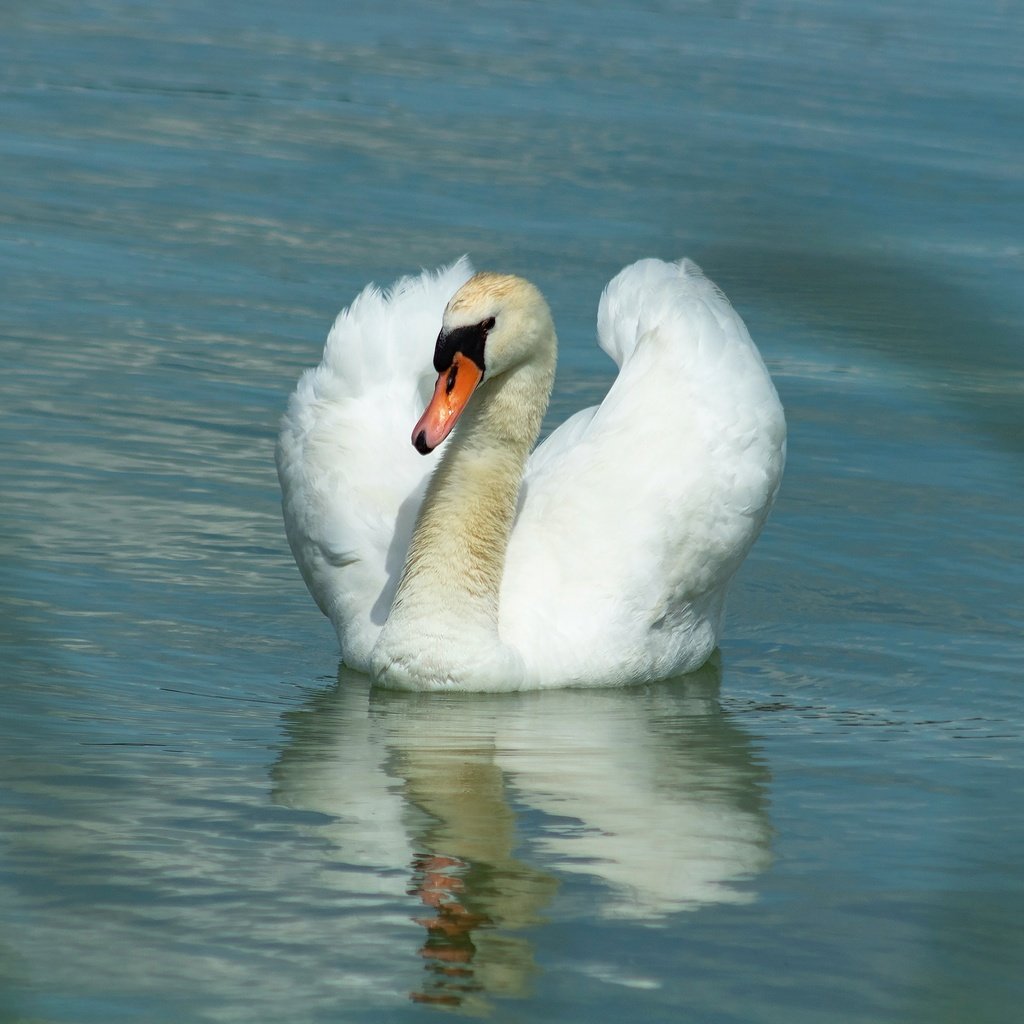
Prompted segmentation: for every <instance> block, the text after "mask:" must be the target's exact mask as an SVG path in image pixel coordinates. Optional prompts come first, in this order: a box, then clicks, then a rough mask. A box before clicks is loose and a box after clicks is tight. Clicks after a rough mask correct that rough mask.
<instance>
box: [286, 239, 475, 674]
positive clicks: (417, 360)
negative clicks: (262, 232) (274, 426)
mask: <svg viewBox="0 0 1024 1024" xmlns="http://www.w3.org/2000/svg"><path fill="white" fill-rule="evenodd" d="M472 272H473V271H472V268H471V266H470V264H469V261H468V260H467V259H466V258H463V259H461V260H459V261H458V262H457V263H455V264H453V265H452V266H450V267H446V268H442V269H441V270H439V271H437V272H436V273H430V272H426V271H425V272H424V273H423V274H421V275H419V276H418V277H407V278H403V279H402V280H400V281H398V282H397V283H396V284H395V285H393V286H392V288H391V289H390V290H388V291H387V292H382V291H381V290H379V289H378V288H375V287H373V286H370V287H368V288H366V289H365V290H364V291H363V292H362V293H361V294H360V295H359V296H358V298H356V300H355V301H354V302H353V303H352V305H351V306H349V307H348V308H347V309H345V310H343V311H342V312H341V313H340V314H339V316H338V318H337V320H336V321H335V323H334V326H333V327H332V329H331V332H330V334H329V335H328V338H327V344H326V346H325V347H324V354H323V359H322V361H321V363H320V365H319V366H317V367H315V368H314V369H311V370H307V371H306V373H304V374H303V376H302V378H301V379H300V380H299V384H298V387H297V388H296V391H295V393H294V394H293V395H292V397H291V400H290V402H289V404H288V409H287V412H286V413H285V415H284V418H283V420H282V423H281V432H280V435H279V438H278V444H277V469H278V477H279V479H280V482H281V492H282V509H283V512H284V521H285V529H286V532H287V535H288V542H289V544H290V545H291V549H292V553H293V554H294V556H295V561H296V562H297V563H298V566H299V569H300V571H301V572H302V576H303V579H304V580H305V581H306V585H307V586H308V587H309V590H310V593H311V594H312V595H313V597H314V599H315V600H316V602H317V604H318V605H319V607H320V609H321V610H322V611H323V612H324V614H325V615H327V616H328V617H329V618H330V619H331V621H332V622H333V623H334V626H335V628H336V629H337V631H338V637H339V640H340V641H341V646H342V656H343V658H344V660H345V662H346V663H347V664H349V665H351V666H352V667H354V668H359V669H363V670H366V669H367V668H368V665H369V657H370V652H371V650H372V649H373V644H374V643H375V642H376V638H377V635H378V633H379V632H380V628H381V626H382V625H383V623H384V620H385V619H386V617H387V613H388V611H389V609H390V607H391V601H392V598H393V596H394V590H395V587H396V586H397V582H398V578H399V575H400V574H401V571H402V566H403V564H404V561H405V555H406V551H407V549H408V546H409V541H410V538H411V536H412V528H413V524H414V522H415V518H416V513H417V511H418V509H419V505H420V502H421V501H422V497H423V491H424V488H425V486H426V480H427V477H428V475H429V473H430V470H431V468H432V466H433V463H432V462H431V461H429V460H426V459H423V458H422V457H421V456H420V455H419V454H418V453H417V452H416V451H415V450H414V448H413V446H412V444H411V443H410V431H411V429H412V425H413V424H414V423H415V422H416V420H417V418H418V417H419V415H420V413H421V412H422V410H423V406H424V405H425V403H426V401H427V399H428V398H429V396H430V393H431V390H432V385H433V380H434V377H435V374H434V373H433V371H432V368H431V362H430V353H431V351H432V345H433V341H434V338H435V337H436V335H437V331H438V328H439V326H440V323H441V317H442V314H443V312H444V307H445V305H446V304H447V302H448V300H449V299H450V298H451V297H452V295H453V294H454V293H455V292H456V291H457V290H458V288H459V287H460V286H461V285H462V284H463V283H464V282H465V281H466V280H468V278H469V277H470V276H471V274H472Z"/></svg>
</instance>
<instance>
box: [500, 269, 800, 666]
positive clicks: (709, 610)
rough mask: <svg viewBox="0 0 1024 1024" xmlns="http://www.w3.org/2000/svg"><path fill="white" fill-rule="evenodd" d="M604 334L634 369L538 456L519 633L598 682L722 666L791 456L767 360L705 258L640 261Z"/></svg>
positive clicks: (515, 594)
mask: <svg viewBox="0 0 1024 1024" xmlns="http://www.w3.org/2000/svg"><path fill="white" fill-rule="evenodd" d="M598 331H599V341H600V344H601V347H602V348H603V349H605V351H607V352H608V353H609V354H610V355H611V356H612V357H613V358H614V359H615V360H616V361H617V362H619V363H620V371H619V375H618V377H617V378H616V380H615V381H614V383H613V385H612V387H611V389H610V390H609V392H608V395H607V397H606V398H605V400H604V402H602V404H601V405H600V406H599V407H597V408H596V409H592V410H585V411H584V412H583V413H580V414H577V416H576V417H573V419H572V420H570V421H569V422H568V423H566V424H565V425H563V427H562V428H560V429H559V430H557V431H555V433H553V434H552V435H551V436H550V437H549V438H548V440H547V441H546V442H545V444H543V445H542V446H541V447H540V448H539V449H538V450H537V452H536V453H535V454H534V456H533V458H532V459H531V461H530V464H529V466H528V468H527V472H526V476H525V478H524V493H523V497H522V500H521V505H520V511H519V515H518V518H517V521H516V524H515V527H514V529H513V534H512V538H511V542H510V546H509V551H508V557H507V560H506V568H505V577H504V581H503V585H502V594H501V632H502V638H503V640H505V642H507V643H509V644H511V645H513V646H514V647H516V648H517V649H518V650H520V651H521V652H523V654H524V656H525V657H526V659H527V670H528V671H529V670H530V665H531V664H536V665H537V666H538V667H539V666H544V671H545V672H546V673H548V674H551V673H552V668H553V667H557V669H556V671H557V674H559V675H561V676H562V677H563V678H566V679H569V680H571V681H574V682H577V683H579V684H581V685H584V684H590V685H593V684H595V683H600V682H601V681H602V679H603V677H604V675H605V674H607V673H608V672H609V671H610V670H614V680H612V679H611V678H610V679H609V681H616V682H622V681H626V680H628V679H629V678H636V679H638V680H639V679H652V678H663V677H665V676H667V675H671V674H674V673H677V672H683V671H688V670H689V669H692V668H695V667H697V666H698V665H700V664H701V663H702V662H703V661H704V660H705V659H706V658H707V656H708V655H709V654H710V653H711V651H712V650H713V648H714V645H715V643H716V641H717V636H718V629H719V624H720V619H721V614H722V610H723V605H724V598H725V591H726V587H727V585H728V582H729V579H730V578H731V576H732V574H733V573H734V572H735V570H736V568H738V566H739V564H740V562H741V561H742V560H743V557H744V556H745V554H746V552H747V551H748V550H749V547H750V545H751V544H752V543H753V542H754V539H755V538H756V537H757V534H758V533H759V532H760V529H761V526H762V524H763V523H764V520H765V518H766V516H767V514H768V511H769V509H770V507H771V504H772V501H773V500H774V497H775V494H776V492H777V490H778V485H779V481H780V478H781V474H782V467H783V461H784V453H785V420H784V417H783V413H782V407H781V405H780V403H779V400H778V397H777V395H776V393H775V389H774V387H773V385H772V383H771V379H770V378H769V376H768V373H767V371H766V370H765V367H764V364H763V363H762V361H761V358H760V356H759V355H758V353H757V350H756V348H755V347H754V345H753V343H752V342H751V340H750V337H749V335H748V334H747V331H746V328H745V326H744V325H743V322H742V320H741V319H740V318H739V316H738V315H737V314H736V312H735V311H734V310H733V309H732V307H731V306H730V305H729V303H728V301H727V300H726V299H725V297H724V296H723V295H722V293H721V292H720V291H719V290H718V289H717V288H715V286H714V285H713V284H711V282H709V281H708V280H707V279H706V278H705V277H704V276H703V274H702V273H701V272H700V269H699V268H698V267H697V266H696V265H695V264H693V263H691V262H690V261H688V260H684V261H682V262H681V263H678V264H671V263H663V262H661V261H659V260H642V261H640V262H639V263H636V264H634V265H633V266H631V267H627V268H626V269H625V270H624V271H622V272H621V273H620V274H619V275H618V276H617V277H616V278H615V279H614V280H613V281H612V282H611V284H610V285H609V286H608V288H607V289H606V291H605V294H604V295H603V296H602V299H601V305H600V310H599V314H598ZM538 670H539V668H538Z"/></svg>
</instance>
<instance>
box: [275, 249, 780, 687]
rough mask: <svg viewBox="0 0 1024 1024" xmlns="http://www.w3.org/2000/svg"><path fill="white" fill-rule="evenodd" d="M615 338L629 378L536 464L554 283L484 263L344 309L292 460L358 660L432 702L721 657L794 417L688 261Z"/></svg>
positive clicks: (303, 529) (608, 319) (294, 541)
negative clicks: (541, 286) (727, 608)
mask: <svg viewBox="0 0 1024 1024" xmlns="http://www.w3.org/2000/svg"><path fill="white" fill-rule="evenodd" d="M439 327H440V333H438V328H439ZM597 328H598V342H599V344H600V346H601V348H602V349H604V351H605V352H607V353H608V354H609V355H610V356H611V357H612V358H613V359H614V360H615V362H616V363H617V364H618V365H619V372H618V376H617V377H616V379H615V381H614V382H613V384H612V386H611V388H610V389H609V391H608V394H607V395H606V397H605V399H604V401H603V402H602V403H601V404H600V405H599V406H596V407H594V408H590V409H585V410H582V411H580V412H578V413H576V414H575V415H574V416H572V417H570V418H569V419H568V420H567V421H566V422H565V423H563V424H562V425H561V426H560V427H559V428H558V429H557V430H555V431H554V432H553V433H552V434H551V435H550V436H549V437H548V438H547V439H546V440H545V441H544V443H542V444H541V445H539V446H538V447H537V448H536V449H534V445H535V444H536V441H537V438H538V436H539V434H540V429H541V420H542V418H543V415H544V412H545V410H546V408H547V405H548V401H549V398H550V394H551V388H552V384H553V381H554V375H555V360H556V348H557V342H556V335H555V327H554V323H553V321H552V316H551V312H550V310H549V308H548V305H547V303H546V301H545V299H544V297H543V296H542V294H541V293H540V291H539V290H538V289H537V288H536V287H535V286H534V285H533V284H531V283H529V282H528V281H526V280H524V279H523V278H520V277H516V276H513V275H509V274H497V273H490V272H484V273H474V271H473V268H472V267H471V266H470V263H469V261H468V259H467V258H465V257H463V258H462V259H461V260H459V261H457V262H456V263H454V264H452V265H450V266H447V267H442V268H441V269H439V270H438V271H436V272H429V271H424V272H423V273H422V274H420V275H419V276H409V277H405V278H402V279H401V280H399V281H398V282H396V283H395V284H394V285H393V286H392V288H391V289H390V290H388V291H387V292H382V291H380V290H379V289H377V288H376V287H374V286H372V285H371V286H368V287H367V288H366V289H364V290H363V292H362V293H360V295H359V296H358V297H357V298H356V299H355V300H354V301H353V303H352V304H351V306H350V307H348V308H347V309H345V310H343V311H342V312H341V313H340V314H339V316H338V318H337V320H336V321H335V323H334V326H333V328H332V330H331V332H330V334H329V336H328V339H327V343H326V346H325V348H324V354H323V359H322V361H321V363H320V365H319V366H317V367H316V368H314V369H311V370H307V371H306V372H305V373H304V374H303V375H302V377H301V378H300V380H299V383H298V386H297V388H296V390H295V393H294V394H293V395H292V397H291V399H290V402H289V404H288V407H287V411H286V412H285V415H284V417H283V419H282V423H281V430H280V435H279V438H278V444H277V451H276V458H277V469H278V477H279V480H280V484H281V491H282V510H283V516H284V523H285V532H286V534H287V537H288V542H289V545H290V547H291V550H292V553H293V555H294V556H295V560H296V563H297V564H298V567H299V570H300V572H301V573H302V576H303V578H304V580H305V582H306V584H307V586H308V588H309V590H310V592H311V593H312V595H313V597H314V599H315V600H316V602H317V604H318V605H319V607H320V609H321V611H323V612H324V614H325V615H327V617H328V618H329V619H330V620H331V622H332V623H333V625H334V627H335V630H336V631H337V634H338V639H339V643H340V646H341V655H342V660H343V661H344V662H345V663H346V664H347V665H348V666H350V667H351V668H354V669H357V670H359V671H362V672H367V673H369V674H370V675H371V676H372V677H373V678H374V680H375V681H376V682H377V683H378V684H380V685H383V686H388V687H394V688H399V689H410V690H486V691H499V690H523V689H541V688H548V687H570V686H623V685H629V684H634V683H640V682H649V681H654V680H659V679H665V678H669V677H671V676H674V675H678V674H682V673H685V672H689V671H692V670H695V669H697V668H699V667H700V666H701V665H702V664H703V663H704V662H705V661H706V660H707V659H708V657H709V656H710V655H711V653H712V652H713V651H714V649H715V646H716V644H717V642H718V636H719V632H720V629H721V624H722V618H723V613H724V602H725V596H726V591H727V589H728V586H729V583H730V581H731V579H732V577H733V576H734V574H735V572H736V570H737V569H738V568H739V566H740V563H741V562H742V561H743V559H744V557H745V556H746V554H747V552H748V551H749V550H750V547H751V545H752V544H753V543H754V540H755V539H756V538H757V536H758V534H759V533H760V531H761V528H762V526H763V525H764V522H765V519H766V518H767V516H768V513H769V511H770V509H771V506H772V504H773V502H774V500H775V496H776V494H777V492H778V488H779V483H780V480H781V476H782V470H783V465H784V462H785V443H786V423H785V417H784V414H783V410H782V406H781V404H780V402H779V399H778V395H777V394H776V391H775V387H774V385H773V384H772V380H771V377H770V376H769V374H768V371H767V370H766V368H765V366H764V363H763V362H762V360H761V357H760V355H759V353H758V351H757V348H756V347H755V346H754V344H753V342H752V341H751V339H750V335H749V334H748V332H747V329H746V327H745V326H744V324H743V321H742V320H741V319H740V317H739V315H738V314H737V313H736V312H735V311H734V310H733V308H732V306H731V305H730V304H729V302H728V300H727V299H726V297H725V296H724V294H723V293H722V292H721V291H720V290H719V289H718V288H717V287H716V286H715V285H714V284H712V283H711V282H710V281H709V280H708V279H707V278H706V277H705V276H704V275H703V273H702V272H701V270H700V269H699V268H698V267H697V265H696V264H694V263H693V262H691V261H690V260H685V259H684V260H681V261H679V262H678V263H669V262H663V261H661V260H656V259H644V260H640V261H639V262H637V263H634V264H632V265H631V266H628V267H626V268H625V269H624V270H622V271H621V272H620V273H619V274H618V275H617V276H616V277H615V278H614V279H613V280H612V281H611V282H610V283H609V284H608V286H607V287H606V288H605V291H604V293H603V295H602V297H601V301H600V304H599V308H598V325H597ZM435 337H436V339H437V340H436V343H435V345H434V353H433V361H432V365H431V363H430V360H429V358H428V357H429V347H428V345H429V341H428V339H429V340H433V339H434V338H435ZM456 424H457V426H456ZM410 428H411V439H410ZM453 428H454V429H453ZM449 434H451V436H450V437H449ZM410 440H411V442H412V443H410ZM436 450H438V451H437V453H436V454H433V455H432V454H431V453H434V452H435V451H436ZM424 456H427V457H426V458H424Z"/></svg>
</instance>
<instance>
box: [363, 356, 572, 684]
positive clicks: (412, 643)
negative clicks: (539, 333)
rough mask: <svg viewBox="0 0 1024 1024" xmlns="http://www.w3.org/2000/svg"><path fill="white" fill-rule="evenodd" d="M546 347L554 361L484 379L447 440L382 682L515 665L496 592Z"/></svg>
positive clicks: (542, 387)
mask: <svg viewBox="0 0 1024 1024" xmlns="http://www.w3.org/2000/svg"><path fill="white" fill-rule="evenodd" d="M552 340H553V339H552ZM551 348H552V356H551V358H550V360H547V359H544V360H537V361H531V362H530V363H527V364H523V365H522V366H520V367H518V368H516V369H514V370H510V371H508V372H506V373H504V374H502V375H501V376H499V377H497V378H495V379H493V380H489V381H485V382H484V383H483V384H481V385H480V387H479V388H478V390H477V392H476V394H475V395H474V396H473V399H472V401H471V403H470V407H469V408H468V409H467V410H466V413H465V414H464V415H463V418H462V420H461V422H460V423H459V425H458V427H457V428H456V431H455V433H454V435H453V437H452V439H451V440H450V441H449V442H448V447H447V451H446V452H445V454H444V457H443V458H442V460H441V463H440V465H439V466H438V468H437V470H436V472H435V473H434V475H433V477H432V478H431V481H430V484H429V486H428V488H427V493H426V496H425V497H424V500H423V505H422V506H421V508H420V514H419V518H418V520H417V523H416V529H415V531H414V533H413V539H412V544H411V545H410V547H409V554H408V557H407V559H406V563H405V570H404V572H403V575H402V579H401V582H400V583H399V585H398V592H397V594H396V595H395V601H394V604H393V606H392V609H391V614H390V615H389V617H388V621H387V623H386V624H385V627H384V630H383V632H382V634H381V639H380V641H379V642H378V645H377V649H376V651H375V654H374V663H375V664H374V668H375V672H376V673H377V674H378V676H380V677H381V678H382V680H383V681H384V682H389V681H390V682H394V683H395V684H396V685H411V686H417V685H419V686H427V685H434V683H433V682H432V680H438V679H439V680H441V683H442V685H443V682H444V680H445V679H447V680H448V681H449V682H452V683H457V682H458V681H459V679H460V678H461V677H463V676H464V675H474V674H479V673H480V672H488V671H497V672H507V671H513V670H514V668H513V665H512V662H514V658H513V657H512V655H511V652H508V651H505V650H504V649H503V648H501V643H500V639H499V636H498V597H499V594H500V591H501V579H502V575H503V572H504V567H505V553H506V550H507V548H508V541H509V535H510V533H511V530H512V523H513V521H514V519H515V513H516V504H517V501H518V497H519V488H520V484H521V482H522V477H523V468H524V466H525V464H526V459H527V457H528V456H529V454H530V450H531V449H532V447H533V445H534V444H535V442H536V440H537V436H538V435H539V433H540V425H541V420H542V418H543V416H544V410H545V409H546V408H547V403H548V398H549V396H550V393H551V385H552V382H553V379H554V355H553V352H554V346H553V344H552V347H551ZM406 672H408V673H411V675H412V678H404V677H403V673H406ZM389 677H390V678H389ZM420 677H422V678H420ZM474 682H475V683H480V682H482V680H479V679H475V680H474ZM495 685H501V684H500V683H496V684H495Z"/></svg>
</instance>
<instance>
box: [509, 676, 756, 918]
mask: <svg viewBox="0 0 1024 1024" xmlns="http://www.w3.org/2000/svg"><path fill="white" fill-rule="evenodd" d="M602 697H607V694H602ZM602 703H603V701H601V700H598V701H596V702H594V703H592V704H591V705H590V706H588V708H587V712H586V718H585V721H584V722H582V723H581V727H580V728H579V729H577V730H574V731H569V730H566V729H565V728H564V722H562V723H560V722H559V719H558V718H555V719H552V718H551V717H550V715H549V712H550V709H548V708H545V714H543V715H538V716H536V717H535V718H533V719H530V720H529V721H523V720H522V719H519V720H517V725H518V726H519V728H517V729H516V731H515V733H514V734H513V735H510V734H509V732H508V731H506V732H505V733H503V735H502V741H501V744H500V747H501V751H502V753H501V756H500V763H501V765H502V767H503V768H504V769H505V771H506V772H507V775H508V778H509V780H510V784H511V786H512V787H513V789H514V791H515V794H516V798H517V799H518V800H521V801H522V802H523V803H525V804H527V805H528V806H530V807H532V808H534V809H536V810H539V811H542V812H544V814H545V815H547V816H548V818H547V821H546V823H545V825H544V829H543V833H542V837H541V839H540V840H539V841H538V843H537V846H538V848H539V850H540V852H541V856H542V857H543V859H544V862H545V863H546V864H547V865H548V866H549V867H551V868H554V869H557V870H560V871H573V872H580V873H583V874H586V875H590V876H593V877H595V878H598V879H600V880H601V881H602V882H603V883H604V884H605V885H606V886H607V889H608V895H607V899H605V900H603V901H601V902H600V903H599V904H598V905H597V906H596V907H595V908H594V910H595V911H596V912H597V913H598V914H600V915H601V916H605V917H629V918H635V919H640V920H646V921H656V920H657V919H658V918H660V917H663V916H665V915H666V914H670V913H673V912H676V911H680V910H695V909H697V908H698V907H700V906H701V905H702V904H707V903H741V902H747V901H748V900H750V899H752V898H753V897H752V894H751V892H750V891H749V890H747V889H743V888H737V887H736V883H737V882H742V881H745V880H749V879H750V878H752V877H753V876H754V875H755V874H757V873H758V872H759V871H761V870H762V869H763V868H765V867H766V866H767V863H768V859H769V854H768V839H769V830H768V825H767V821H766V819H765V818H764V816H763V814H762V813H758V812H756V811H755V810H754V809H753V808H755V807H756V806H757V803H756V801H749V800H745V799H743V792H742V791H743V787H744V784H747V785H749V784H750V781H751V779H750V766H749V765H737V764H735V763H725V764H715V763H712V762H709V761H707V760H706V752H705V751H702V750H700V749H697V750H687V749H686V748H685V746H682V745H681V746H680V748H679V749H677V750H675V751H673V752H672V756H665V754H666V752H665V750H664V749H663V748H662V749H658V747H657V745H654V746H653V749H652V742H651V739H652V738H651V735H650V730H649V728H648V727H647V723H645V722H644V721H643V720H639V719H638V718H637V717H635V716H632V717H628V718H627V717H624V716H622V715H621V706H616V702H611V703H609V704H607V705H606V706H604V707H601V704H602ZM672 738H673V739H675V740H676V741H677V742H679V740H680V738H679V737H672ZM682 743H685V736H684V737H683V739H682Z"/></svg>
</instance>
